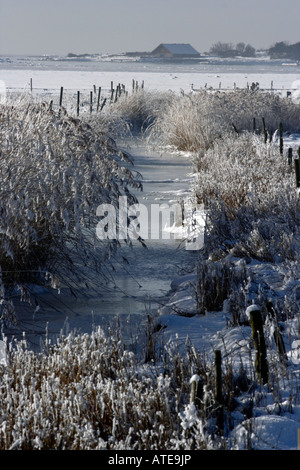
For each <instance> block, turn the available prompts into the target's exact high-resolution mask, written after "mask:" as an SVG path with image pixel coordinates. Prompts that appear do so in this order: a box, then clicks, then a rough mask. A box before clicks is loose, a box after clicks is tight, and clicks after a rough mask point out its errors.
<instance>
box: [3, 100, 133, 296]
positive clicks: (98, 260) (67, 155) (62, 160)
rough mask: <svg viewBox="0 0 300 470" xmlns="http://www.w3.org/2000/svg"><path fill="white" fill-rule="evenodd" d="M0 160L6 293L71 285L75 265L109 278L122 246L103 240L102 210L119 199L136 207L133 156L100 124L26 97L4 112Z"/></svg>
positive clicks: (75, 272) (4, 108) (8, 104)
mask: <svg viewBox="0 0 300 470" xmlns="http://www.w3.org/2000/svg"><path fill="white" fill-rule="evenodd" d="M0 153H1V163H0V181H1V187H0V199H1V210H0V243H1V248H0V265H1V270H2V280H3V282H4V286H5V288H14V287H15V286H16V285H17V284H18V285H22V284H24V283H26V282H27V283H30V282H35V283H47V280H50V281H52V285H53V286H54V287H57V285H58V283H61V284H63V285H71V284H72V275H74V277H73V281H74V278H75V279H76V275H77V273H78V271H77V269H76V265H77V266H78V265H79V266H81V268H82V269H84V267H85V266H86V267H88V268H91V269H92V270H95V271H94V272H104V271H105V266H107V263H105V259H107V258H108V257H109V254H110V253H111V252H112V251H113V250H115V249H116V242H115V241H114V240H108V241H102V240H98V239H97V237H96V230H95V228H96V224H97V217H96V210H97V207H98V206H99V204H102V203H105V202H107V203H109V204H113V205H114V204H117V203H118V197H119V195H121V194H126V195H127V196H128V197H129V199H131V200H135V198H134V197H133V196H132V194H131V192H130V191H131V189H132V188H133V187H135V188H137V187H138V186H139V183H136V178H135V175H134V173H133V171H132V163H131V161H130V158H129V157H128V155H126V154H125V153H124V152H121V151H119V150H118V148H117V145H116V144H115V142H114V141H113V140H112V139H111V137H110V136H109V135H108V134H107V133H106V132H102V129H101V125H99V124H98V126H97V128H96V127H93V126H92V124H91V123H87V122H85V121H83V120H80V119H76V118H73V117H71V116H70V115H68V113H67V112H66V110H65V109H64V108H63V107H61V108H59V109H57V110H56V111H54V110H53V109H52V106H51V105H49V104H48V103H47V104H46V103H43V102H35V101H34V100H31V99H25V98H24V97H23V98H21V99H19V100H16V101H15V102H14V103H7V104H2V105H1V106H0ZM81 276H82V273H81ZM81 281H82V279H81Z"/></svg>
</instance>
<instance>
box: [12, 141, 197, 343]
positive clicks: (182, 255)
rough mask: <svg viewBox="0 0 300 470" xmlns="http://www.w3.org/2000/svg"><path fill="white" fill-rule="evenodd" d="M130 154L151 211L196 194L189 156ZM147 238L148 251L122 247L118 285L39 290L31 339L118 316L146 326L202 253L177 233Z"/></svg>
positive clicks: (30, 312)
mask: <svg viewBox="0 0 300 470" xmlns="http://www.w3.org/2000/svg"><path fill="white" fill-rule="evenodd" d="M130 154H131V155H132V157H133V159H134V169H135V170H137V171H138V172H139V173H141V175H142V177H143V180H142V181H143V192H140V191H138V192H137V193H136V194H137V197H138V199H139V203H140V204H143V205H145V206H146V207H147V208H149V211H150V205H151V204H169V205H170V206H171V205H172V204H173V203H175V202H179V201H182V200H184V199H186V198H188V196H189V195H190V194H191V191H192V179H193V176H192V174H191V172H192V166H191V163H190V160H189V159H188V158H187V157H186V156H184V155H177V154H168V153H162V154H159V153H155V152H153V151H149V150H147V148H146V147H144V146H137V145H135V146H134V147H133V148H131V149H130ZM149 213H150V212H149ZM145 241H146V245H147V248H146V249H145V248H143V247H142V246H141V245H140V244H139V243H138V242H136V243H135V244H134V246H133V248H129V247H128V246H124V247H122V248H120V249H119V250H118V254H117V260H116V263H115V269H116V270H115V272H114V281H115V284H116V285H113V283H111V284H110V285H107V286H105V288H103V289H102V290H101V292H98V293H97V292H94V291H89V290H85V291H83V292H82V296H81V297H77V298H74V297H73V296H72V295H71V294H70V292H69V291H64V290H62V291H61V292H60V293H59V294H58V293H56V292H51V293H49V292H45V291H42V290H41V291H38V292H37V293H36V297H37V301H38V305H39V308H38V309H36V311H34V309H32V308H29V307H28V306H27V305H26V303H22V305H21V311H22V313H21V314H19V315H18V316H19V322H20V329H21V330H22V329H23V330H24V331H26V337H27V339H28V338H31V339H32V340H33V341H34V342H35V343H36V342H37V340H38V341H39V336H40V335H42V336H43V335H44V334H45V331H46V329H47V331H49V334H52V333H53V334H59V333H60V332H61V331H62V330H64V329H65V331H66V332H67V331H68V330H70V331H73V330H76V331H80V332H90V331H91V329H92V328H93V325H99V324H100V325H102V324H106V323H107V322H109V321H111V320H112V317H113V316H119V317H120V320H121V321H125V322H126V323H127V324H128V322H129V323H130V324H132V325H133V326H134V325H136V326H138V325H141V322H143V319H144V318H145V317H146V314H147V313H149V312H150V310H155V309H157V308H158V307H160V306H161V305H164V303H165V302H166V301H167V294H168V292H169V291H170V288H171V283H172V280H173V279H174V278H175V277H176V276H177V275H178V274H179V272H181V273H185V272H186V271H185V269H188V267H189V266H191V265H192V264H193V261H194V260H195V257H196V254H195V252H192V251H188V250H186V249H185V245H184V242H183V243H180V241H179V240H174V237H173V235H171V236H170V238H169V239H162V238H160V239H151V238H149V239H148V240H145ZM124 260H125V261H124ZM19 308H20V306H19ZM16 333H17V332H16Z"/></svg>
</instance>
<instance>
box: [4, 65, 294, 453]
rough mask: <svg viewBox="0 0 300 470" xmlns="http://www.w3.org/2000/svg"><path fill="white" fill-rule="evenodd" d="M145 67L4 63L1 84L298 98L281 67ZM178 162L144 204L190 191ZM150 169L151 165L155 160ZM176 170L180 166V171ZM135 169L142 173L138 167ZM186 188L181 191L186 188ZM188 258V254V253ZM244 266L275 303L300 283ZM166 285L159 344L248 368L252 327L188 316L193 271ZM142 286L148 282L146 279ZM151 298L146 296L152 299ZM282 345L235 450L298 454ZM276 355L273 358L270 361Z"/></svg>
mask: <svg viewBox="0 0 300 470" xmlns="http://www.w3.org/2000/svg"><path fill="white" fill-rule="evenodd" d="M119 67H120V68H121V64H119ZM144 67H145V69H144V70H134V71H133V70H125V71H122V70H119V71H117V70H114V71H112V70H109V71H105V70H102V71H95V70H92V71H88V70H80V71H78V70H64V71H63V70H43V69H42V68H41V69H38V68H37V67H33V68H32V69H28V68H24V69H9V68H7V69H6V68H5V64H2V65H1V68H0V80H3V81H4V83H5V84H6V86H7V88H8V91H9V92H14V91H16V90H21V91H22V90H24V91H26V92H27V91H28V90H29V84H30V79H32V83H33V93H34V94H36V95H39V94H42V95H43V94H48V93H49V92H50V93H53V94H54V96H58V94H59V89H60V87H61V86H63V87H64V88H65V90H68V91H69V92H70V93H73V92H74V93H75V92H76V91H77V90H91V89H92V88H93V86H94V85H95V86H96V87H99V86H101V87H103V89H106V90H109V89H110V86H111V81H113V82H114V83H115V84H117V83H122V84H124V85H125V86H126V88H127V89H128V90H130V89H131V86H132V80H133V79H134V80H136V81H138V83H140V84H141V83H142V82H144V84H145V88H146V89H151V90H159V91H166V90H172V91H174V92H176V93H179V92H180V90H183V91H184V92H186V93H188V92H189V91H190V90H191V86H192V85H193V87H194V89H197V88H204V87H206V86H207V87H210V86H211V87H213V88H216V89H217V88H222V89H233V87H234V86H236V87H240V88H245V87H246V86H247V84H250V85H251V83H259V86H260V88H266V89H270V88H271V87H273V88H274V89H277V90H282V93H283V95H285V94H286V90H291V89H293V90H294V91H293V97H294V98H295V99H297V98H298V96H299V93H300V72H299V73H297V72H295V73H291V72H289V73H284V69H283V70H282V71H281V72H280V73H279V72H276V73H272V71H271V70H270V71H268V72H266V71H264V73H261V72H259V71H258V72H255V73H252V71H251V67H249V70H248V72H247V73H246V72H245V71H244V70H243V72H240V73H239V72H237V71H235V72H234V73H233V72H232V71H228V70H227V69H226V68H225V69H222V67H220V68H219V70H213V71H202V72H201V73H200V72H199V71H192V70H190V71H185V72H184V71H182V70H180V69H179V70H175V71H174V72H171V71H170V70H167V71H164V70H160V71H159V70H155V72H151V71H149V67H150V66H147V67H146V66H144ZM297 71H298V69H297ZM271 84H272V85H271ZM298 90H299V91H298ZM298 144H299V145H300V140H299V136H298V135H297V136H293V135H291V136H286V138H285V145H286V146H290V145H292V146H294V148H295V149H296V148H297V147H298ZM149 158H151V156H150V157H149ZM177 158H178V159H179V161H181V162H182V166H178V169H177V170H176V171H178V173H177V174H176V173H175V174H173V175H172V177H171V179H169V183H170V186H171V190H169V186H168V189H167V190H166V183H164V184H163V181H166V180H165V179H163V178H161V177H160V178H159V177H158V176H159V175H161V173H160V168H159V166H158V167H157V168H156V169H154V173H152V174H150V176H149V175H148V174H147V178H148V179H146V186H147V181H148V183H149V184H150V186H149V188H150V189H149V190H148V191H149V193H147V192H146V193H145V194H144V195H143V197H144V198H147V197H151V198H153V197H154V198H155V199H156V200H161V201H164V202H172V201H174V200H177V199H178V198H179V199H180V198H182V197H184V196H186V195H187V194H188V193H189V191H190V184H191V183H190V182H191V180H192V176H191V168H189V166H186V165H185V162H186V160H187V159H188V156H187V155H184V154H182V155H180V156H178V157H177ZM139 163H140V164H141V163H142V160H139ZM153 165H155V161H154V162H153ZM142 166H143V165H141V167H142ZM182 168H184V172H183V171H182ZM138 169H139V170H141V168H138ZM151 181H152V184H153V182H155V186H151ZM176 183H178V186H179V187H176ZM185 184H186V190H185V189H184V185H185ZM153 188H154V190H153ZM187 255H189V254H188V253H187ZM250 267H251V269H252V271H253V272H254V273H255V276H256V278H255V279H254V284H256V287H257V288H258V289H259V288H260V285H261V284H262V283H263V282H267V283H268V288H269V289H270V292H271V293H272V294H273V295H274V298H276V296H280V298H287V299H289V293H290V290H291V284H293V287H295V285H298V284H299V285H300V281H299V279H292V278H291V279H289V280H287V279H286V278H285V283H282V278H283V275H282V273H281V271H280V268H278V269H277V267H276V265H274V264H273V263H261V262H259V261H253V260H252V261H251V265H250ZM154 269H157V264H155V266H154ZM172 273H173V274H174V271H172ZM153 274H155V273H153V272H152V273H151V277H153ZM169 281H170V287H171V288H172V291H171V294H170V297H169V299H168V300H167V301H166V303H165V305H164V306H162V307H161V308H160V310H159V318H158V322H159V324H160V325H162V326H163V327H164V329H163V330H162V333H160V334H163V336H164V338H165V340H166V341H168V340H170V339H172V340H175V341H177V342H178V343H179V344H182V345H184V343H185V342H186V340H187V338H189V340H190V341H191V343H192V344H193V345H194V346H195V347H196V348H197V349H198V350H199V351H201V352H203V353H204V354H205V355H207V356H208V357H210V359H211V360H212V359H213V354H214V351H215V350H216V349H218V350H221V351H222V356H223V358H224V361H226V360H227V359H228V360H230V361H231V360H233V366H234V367H236V368H238V367H239V365H240V363H241V361H242V362H245V363H247V364H248V365H249V367H250V368H251V367H252V366H253V363H254V358H253V357H252V356H253V354H254V352H253V350H250V348H249V344H251V328H250V326H247V325H243V326H239V327H234V328H232V327H231V326H230V318H229V314H228V312H227V310H226V305H224V309H223V310H222V311H218V312H209V313H208V314H207V315H205V316H198V315H196V316H194V315H193V313H194V312H195V311H196V300H195V296H194V293H195V288H194V286H195V283H196V274H195V273H194V272H191V273H188V274H185V275H184V276H178V277H176V276H175V275H174V276H173V277H172V278H171V279H169ZM145 282H147V279H146V280H145ZM153 287H154V288H155V289H157V286H155V284H153ZM164 288H165V286H164ZM149 298H151V293H150V294H149ZM85 308H89V309H90V306H89V305H87V306H86V307H85ZM174 310H175V311H176V310H177V311H180V312H182V311H184V312H186V315H184V316H183V315H176V314H174ZM76 315H77V314H76ZM76 315H75V316H74V319H75V317H76ZM75 321H76V319H75ZM71 325H72V322H71ZM79 325H80V318H79ZM297 328H298V321H297V320H295V319H291V320H290V322H289V321H288V322H287V323H286V325H285V331H288V333H289V335H288V337H289V338H292V337H293V338H296V337H297ZM270 331H271V330H270ZM268 341H269V343H270V344H271V345H272V344H273V343H272V341H273V340H272V338H269V339H268ZM273 347H274V344H273ZM286 347H287V351H288V353H287V354H288V370H289V373H288V376H286V377H285V378H283V379H282V381H281V382H280V383H279V384H278V390H276V391H275V390H274V389H273V390H270V389H268V388H267V387H262V390H261V400H260V402H259V403H258V402H257V403H256V404H255V406H254V410H253V415H252V418H249V419H248V420H245V419H244V416H243V415H242V414H241V413H240V412H236V415H234V416H233V418H234V419H235V420H236V423H237V424H236V426H235V427H234V430H233V431H232V434H231V436H230V441H231V442H234V447H233V448H236V449H238V450H239V449H244V448H247V442H246V441H247V439H249V437H250V438H251V445H252V446H253V448H254V449H257V450H264V449H267V450H273V449H276V450H296V449H297V444H298V440H297V439H298V434H297V432H298V429H299V428H300V407H299V403H297V404H295V403H293V406H291V403H290V397H291V393H292V391H293V393H294V394H295V396H298V397H299V395H300V392H299V386H300V383H299V379H300V376H299V375H300V369H299V360H298V358H297V357H295V355H294V353H295V351H294V350H293V349H292V348H291V345H290V344H289V343H288V339H287V338H286ZM270 354H271V358H270V359H271V360H272V357H273V356H272V355H273V350H271V353H270ZM274 357H275V356H274ZM274 357H273V360H274V361H276V358H275V359H274ZM249 358H250V359H249ZM292 389H293V390H292ZM297 391H298V392H297ZM275 394H277V396H276V400H274V395H275ZM275 402H276V403H275ZM245 429H247V430H249V429H251V432H250V431H249V432H248V434H247V439H246V431H245Z"/></svg>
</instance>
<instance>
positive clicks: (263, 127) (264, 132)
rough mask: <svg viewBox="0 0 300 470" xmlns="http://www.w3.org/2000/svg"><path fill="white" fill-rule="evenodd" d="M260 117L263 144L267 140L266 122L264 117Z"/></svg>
mask: <svg viewBox="0 0 300 470" xmlns="http://www.w3.org/2000/svg"><path fill="white" fill-rule="evenodd" d="M261 119H262V130H263V134H264V141H265V144H266V143H267V140H268V134H267V129H266V122H265V118H261Z"/></svg>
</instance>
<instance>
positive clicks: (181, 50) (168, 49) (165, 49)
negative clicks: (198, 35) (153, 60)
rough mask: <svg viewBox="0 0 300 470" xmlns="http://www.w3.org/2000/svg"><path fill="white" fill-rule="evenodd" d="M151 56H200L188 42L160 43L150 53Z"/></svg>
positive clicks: (175, 57) (171, 57)
mask: <svg viewBox="0 0 300 470" xmlns="http://www.w3.org/2000/svg"><path fill="white" fill-rule="evenodd" d="M150 56H151V57H158V58H169V59H177V58H178V59H180V58H183V59H184V58H197V57H199V56H200V54H199V52H197V51H196V49H194V48H193V47H192V46H191V45H190V44H160V45H159V46H158V47H157V48H156V49H154V51H152V52H151V54H150Z"/></svg>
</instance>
